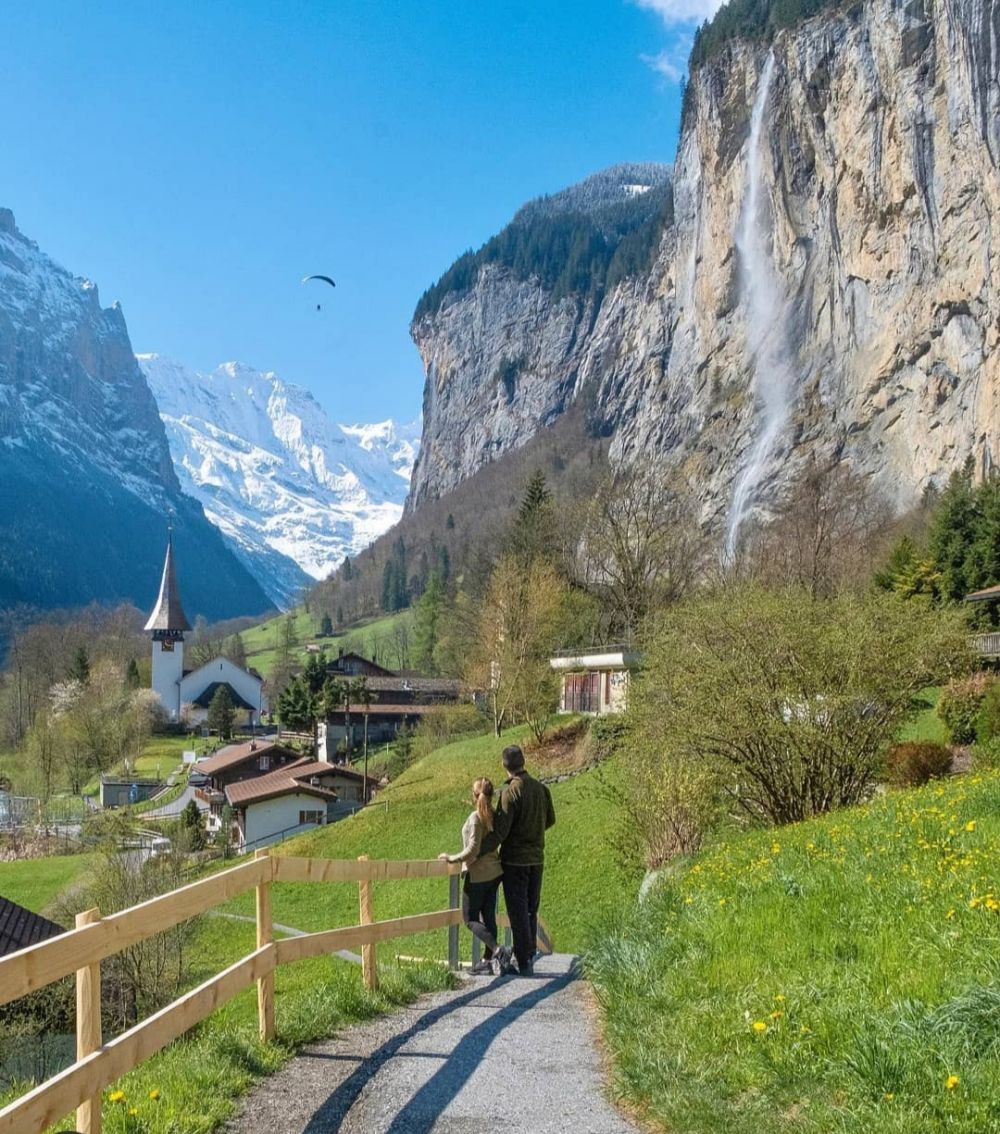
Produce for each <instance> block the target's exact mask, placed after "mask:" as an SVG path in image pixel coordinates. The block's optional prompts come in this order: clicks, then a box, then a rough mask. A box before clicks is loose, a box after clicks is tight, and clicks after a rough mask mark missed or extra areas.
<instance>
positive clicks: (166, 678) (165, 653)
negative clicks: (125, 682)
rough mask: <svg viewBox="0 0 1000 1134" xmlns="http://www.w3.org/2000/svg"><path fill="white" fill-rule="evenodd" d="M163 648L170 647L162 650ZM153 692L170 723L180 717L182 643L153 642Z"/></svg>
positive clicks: (182, 667)
mask: <svg viewBox="0 0 1000 1134" xmlns="http://www.w3.org/2000/svg"><path fill="white" fill-rule="evenodd" d="M164 646H169V647H172V648H170V649H164V648H163V647H164ZM152 661H153V670H152V681H151V682H150V684H151V685H152V688H153V692H154V693H155V694H156V695H157V697H159V698H160V701H161V703H162V704H163V707H164V709H166V711H167V715H168V716H169V717H170V719H171V720H172V721H176V720H178V719H179V717H180V711H181V689H180V683H181V674H182V673H183V671H184V642H183V640H177V641H172V642H157V641H154V642H153V657H152Z"/></svg>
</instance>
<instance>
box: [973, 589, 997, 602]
mask: <svg viewBox="0 0 1000 1134" xmlns="http://www.w3.org/2000/svg"><path fill="white" fill-rule="evenodd" d="M998 599H1000V585H997V586H995V587H985V588H984V589H983V590H981V591H973V592H972V594H969V595H966V596H965V601H966V602H991V601H992V602H996V601H997V600H998Z"/></svg>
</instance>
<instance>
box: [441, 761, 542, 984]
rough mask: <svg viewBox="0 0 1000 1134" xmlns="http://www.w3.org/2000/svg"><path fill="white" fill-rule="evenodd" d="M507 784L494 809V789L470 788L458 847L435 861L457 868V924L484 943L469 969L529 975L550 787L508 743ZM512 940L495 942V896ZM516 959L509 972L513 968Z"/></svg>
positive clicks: (481, 783) (480, 784)
mask: <svg viewBox="0 0 1000 1134" xmlns="http://www.w3.org/2000/svg"><path fill="white" fill-rule="evenodd" d="M503 766H504V770H505V772H506V773H507V780H506V782H505V783H504V785H503V787H502V788H501V789H500V795H499V798H498V800H497V804H496V807H495V808H494V806H493V795H494V791H493V784H492V782H491V781H490V780H488V779H485V778H484V779H479V780H476V782H475V783H474V784H473V785H472V796H473V799H474V800H475V809H474V810H473V812H472V814H471V815H470V816H469V818H468V819H467V820H466V821H465V825H464V826H463V827H462V850H461V851H460V852H459V853H458V854H440V855H438V858H441V859H445V860H447V861H448V862H460V863H462V868H463V869H462V874H463V879H464V885H463V889H462V919H463V921H464V922H465V924H466V925H467V926H468V928H469V931H470V932H471V933H472V934H473V935H474V936H476V937H478V938H479V940H480V941H481V942H482V943H483V953H484V960H482V961H480V962H479V964H478V966H476V967H475V968H474V969H473V972H476V973H492V972H493V971H494V965H496V970H497V971H498V972H499V973H501V974H506V973H512V972H515V971H516V972H517V973H518V974H519V975H520V976H531V972H532V961H533V959H534V956H535V941H536V938H537V936H538V904H539V900H540V898H541V895H542V867H543V864H544V862H545V832H546V831H547V830H548V829H549V827H551V826H552V825H553V823H555V821H556V813H555V810H554V809H553V807H552V795H551V793H550V792H549V789H548V788H547V787H546V786H545V784H543V783H541V781H539V780H536V779H535V778H534V776H531V775H529V774H528V772H527V771H526V770H525V767H524V753H523V752H522V751H521V749H520V748H519V747H518V746H517V745H516V744H513V745H511V746H510V747H509V748H505V749H504V750H503ZM501 884H502V885H503V897H504V904H505V905H506V907H507V916H508V917H509V918H510V928H511V933H512V935H513V938H514V949H513V958H512V956H511V950H509V949H507V948H505V947H504V946H502V945H500V944H498V942H497V891H498V890H499V889H500V886H501ZM514 962H516V969H515V967H514Z"/></svg>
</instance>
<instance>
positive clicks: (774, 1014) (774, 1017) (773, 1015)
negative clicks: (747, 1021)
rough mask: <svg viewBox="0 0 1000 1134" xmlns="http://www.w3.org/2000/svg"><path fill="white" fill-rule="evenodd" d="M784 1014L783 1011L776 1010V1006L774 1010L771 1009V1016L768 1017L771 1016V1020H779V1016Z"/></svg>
mask: <svg viewBox="0 0 1000 1134" xmlns="http://www.w3.org/2000/svg"><path fill="white" fill-rule="evenodd" d="M784 1014H785V1013H784V1012H779V1011H778V1010H777V1008H776V1009H775V1010H774V1011H773V1012H772V1013H771V1017H770V1018H771V1019H772V1020H780V1019H781V1017H782V1016H784Z"/></svg>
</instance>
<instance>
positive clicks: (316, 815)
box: [299, 811, 323, 824]
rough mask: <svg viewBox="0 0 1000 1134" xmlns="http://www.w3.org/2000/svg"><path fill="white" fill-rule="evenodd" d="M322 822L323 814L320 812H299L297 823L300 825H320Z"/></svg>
mask: <svg viewBox="0 0 1000 1134" xmlns="http://www.w3.org/2000/svg"><path fill="white" fill-rule="evenodd" d="M322 822H323V812H322V811H300V812H299V823H300V824H302V823H322Z"/></svg>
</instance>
